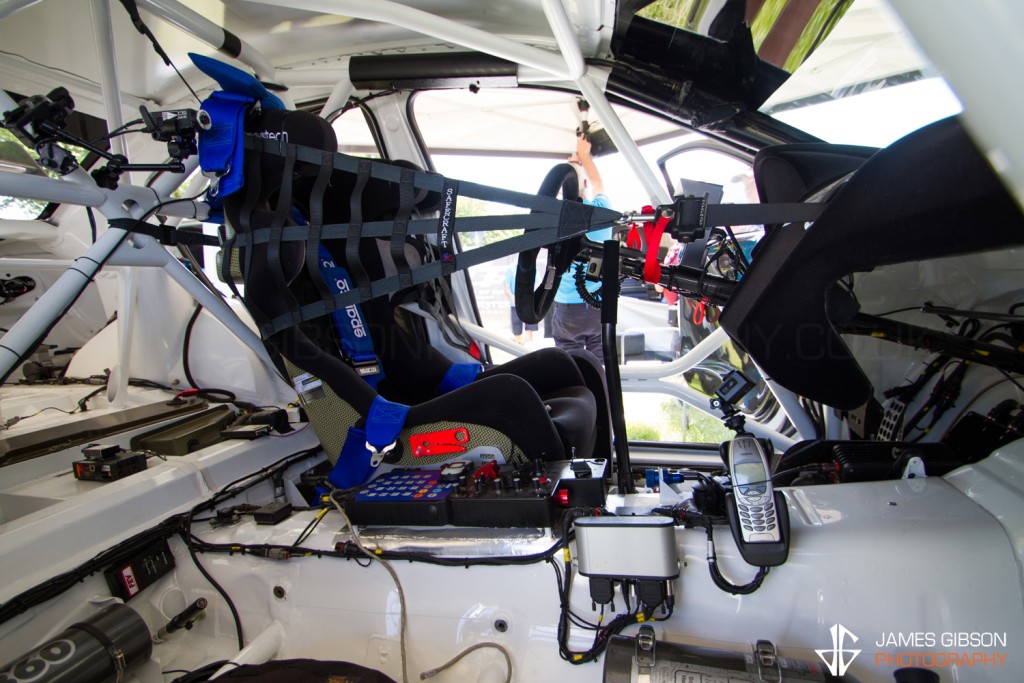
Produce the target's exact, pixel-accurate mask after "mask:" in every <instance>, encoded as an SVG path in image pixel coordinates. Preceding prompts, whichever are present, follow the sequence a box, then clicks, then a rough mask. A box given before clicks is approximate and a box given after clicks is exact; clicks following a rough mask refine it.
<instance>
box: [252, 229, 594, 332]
mask: <svg viewBox="0 0 1024 683" xmlns="http://www.w3.org/2000/svg"><path fill="white" fill-rule="evenodd" d="M593 229H594V228H593V227H586V226H584V227H582V228H581V229H580V232H581V233H585V232H588V231H589V230H593ZM556 241H558V231H557V228H548V229H545V230H534V231H532V232H528V233H526V234H525V235H521V236H519V237H514V238H511V239H506V240H502V241H500V242H492V243H491V244H488V245H485V246H483V247H477V248H476V249H472V250H471V251H465V252H462V253H461V254H458V255H457V256H456V259H455V269H456V270H464V269H466V268H470V267H472V266H476V265H479V264H481V263H487V262H488V261H493V260H494V259H498V258H501V257H503V256H511V255H513V254H518V253H519V252H520V251H522V250H524V249H532V248H539V247H543V246H546V245H548V244H552V243H554V242H556ZM438 277H441V263H440V261H433V262H431V263H426V264H424V265H422V266H420V267H419V268H417V269H415V270H414V271H413V272H412V283H413V284H414V285H416V284H421V283H424V282H429V281H430V280H433V279H435V278H438ZM400 289H402V287H400V286H399V285H398V277H397V276H392V277H387V278H383V279H381V280H376V281H374V282H373V283H372V286H371V296H370V298H373V297H378V296H384V295H385V294H393V293H394V292H397V291H399V290H400ZM365 300H366V299H364V298H362V297H361V296H360V292H359V291H358V290H352V291H350V292H345V293H344V294H338V295H336V296H335V297H334V305H335V309H338V308H344V307H345V306H350V305H352V304H358V303H360V302H362V301H365ZM329 312H330V311H328V310H326V308H325V307H324V303H323V302H322V301H317V302H316V303H312V304H306V305H305V306H302V307H301V308H300V309H299V317H300V318H301V319H302V320H311V319H313V318H318V317H320V316H322V315H326V314H327V313H329ZM293 324H294V323H293V322H292V319H291V316H290V315H289V316H278V317H276V318H274V319H273V320H271V321H270V322H269V323H267V324H261V325H260V332H261V333H262V334H263V335H264V336H265V337H266V336H270V335H272V334H275V333H277V332H280V331H281V330H284V329H287V328H288V327H291V326H292V325H293Z"/></svg>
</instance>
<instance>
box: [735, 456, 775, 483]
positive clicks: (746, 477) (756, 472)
mask: <svg viewBox="0 0 1024 683" xmlns="http://www.w3.org/2000/svg"><path fill="white" fill-rule="evenodd" d="M766 478H767V477H766V472H765V471H764V467H763V466H762V465H761V463H760V462H741V463H738V464H737V465H736V468H735V475H734V480H733V482H732V483H733V486H749V485H751V484H763V483H764V481H765V479H766Z"/></svg>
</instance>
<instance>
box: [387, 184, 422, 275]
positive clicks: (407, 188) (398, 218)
mask: <svg viewBox="0 0 1024 683" xmlns="http://www.w3.org/2000/svg"><path fill="white" fill-rule="evenodd" d="M414 174H415V171H413V170H412V169H408V168H403V169H402V177H401V180H400V181H399V183H398V212H397V214H396V215H395V221H394V230H393V231H392V233H391V261H392V262H393V263H394V264H395V270H397V271H398V286H399V288H401V289H405V288H406V287H412V284H413V283H412V268H410V267H409V259H408V258H406V256H405V240H406V238H407V237H408V236H409V217H410V216H411V215H412V205H413V202H415V201H416V187H415V185H414V181H415V175H414Z"/></svg>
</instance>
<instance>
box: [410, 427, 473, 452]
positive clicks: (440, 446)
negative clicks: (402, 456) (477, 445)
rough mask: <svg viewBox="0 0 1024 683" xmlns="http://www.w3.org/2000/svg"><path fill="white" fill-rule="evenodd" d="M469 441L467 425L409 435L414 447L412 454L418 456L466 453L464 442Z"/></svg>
mask: <svg viewBox="0 0 1024 683" xmlns="http://www.w3.org/2000/svg"><path fill="white" fill-rule="evenodd" d="M468 442H469V430H468V429H466V428H465V427H457V428H455V429H442V430H441V431H437V432H425V433H423V434H413V435H412V436H410V437H409V446H410V447H411V448H412V454H413V456H414V457H417V458H426V457H429V456H432V455H448V454H451V453H465V452H466V447H465V446H463V445H462V444H465V443H468Z"/></svg>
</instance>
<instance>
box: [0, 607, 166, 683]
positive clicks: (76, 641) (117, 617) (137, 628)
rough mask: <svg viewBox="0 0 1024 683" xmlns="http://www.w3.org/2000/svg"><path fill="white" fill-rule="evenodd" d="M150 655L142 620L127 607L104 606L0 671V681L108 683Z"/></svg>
mask: <svg viewBox="0 0 1024 683" xmlns="http://www.w3.org/2000/svg"><path fill="white" fill-rule="evenodd" d="M152 652H153V642H152V639H151V638H150V635H149V627H148V626H146V622H145V621H143V620H142V617H140V616H139V615H138V613H136V611H135V610H133V609H132V608H131V607H128V606H127V605H122V604H114V605H108V606H107V607H104V608H103V609H101V610H100V611H99V612H97V613H96V614H94V615H93V616H91V617H89V618H88V619H86V620H84V621H81V622H79V623H77V624H72V625H71V626H69V627H68V628H67V629H65V630H64V631H63V632H62V633H61V634H60V635H58V636H57V637H56V638H53V639H52V640H49V641H47V642H46V643H44V644H43V645H42V646H40V647H39V648H38V649H36V650H34V651H33V652H29V653H27V654H24V655H22V656H21V657H18V658H17V659H15V660H14V661H12V662H10V663H9V664H8V665H7V666H4V667H3V668H0V683H15V682H17V681H32V683H108V682H109V681H115V680H117V674H118V671H119V670H121V671H123V670H125V669H127V668H129V667H131V666H132V665H133V664H135V663H136V662H138V661H141V660H144V659H148V658H149V656H150V654H152Z"/></svg>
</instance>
